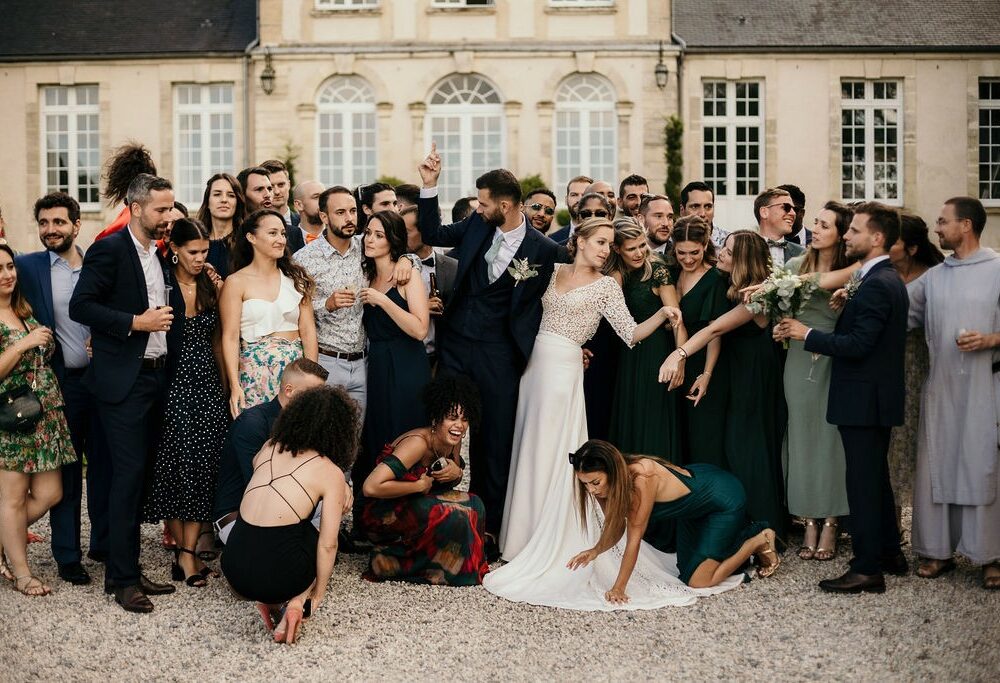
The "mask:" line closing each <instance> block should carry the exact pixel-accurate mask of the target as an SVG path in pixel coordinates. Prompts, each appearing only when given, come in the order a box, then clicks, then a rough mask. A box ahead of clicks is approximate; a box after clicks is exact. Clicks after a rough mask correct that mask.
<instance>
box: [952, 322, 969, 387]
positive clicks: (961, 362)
mask: <svg viewBox="0 0 1000 683" xmlns="http://www.w3.org/2000/svg"><path fill="white" fill-rule="evenodd" d="M968 332H969V331H968V330H967V329H965V328H964V327H960V328H958V332H956V333H955V343H956V344H958V340H959V339H961V338H962V336H963V335H965V334H967V333H968ZM958 374H960V375H967V374H969V373H968V372H967V371H966V369H965V351H963V350H962V349H959V350H958Z"/></svg>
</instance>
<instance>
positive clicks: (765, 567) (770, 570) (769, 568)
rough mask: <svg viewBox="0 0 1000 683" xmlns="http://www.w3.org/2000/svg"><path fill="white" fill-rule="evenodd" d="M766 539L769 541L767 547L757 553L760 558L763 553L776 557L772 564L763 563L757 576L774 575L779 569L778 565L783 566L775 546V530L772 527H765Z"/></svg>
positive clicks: (758, 569)
mask: <svg viewBox="0 0 1000 683" xmlns="http://www.w3.org/2000/svg"><path fill="white" fill-rule="evenodd" d="M761 533H763V534H764V541H765V542H766V543H767V547H766V548H764V549H763V550H761V551H759V552H758V553H757V557H758V560H759V559H760V557H761V556H762V555H770V556H771V557H772V558H774V561H773V562H771V563H770V564H763V563H761V566H760V567H758V568H757V576H758V577H760V578H762V579H766V578H767V577H769V576H773V575H774V572H776V571H778V567H779V566H781V558H780V557H779V556H778V551H777V550H775V547H774V539H775V535H774V531H772V530H771V529H764V531H763V532H761Z"/></svg>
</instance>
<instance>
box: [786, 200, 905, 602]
mask: <svg viewBox="0 0 1000 683" xmlns="http://www.w3.org/2000/svg"><path fill="white" fill-rule="evenodd" d="M898 238H899V214H898V213H897V212H896V210H895V209H893V208H892V207H889V206H885V205H884V204H879V203H877V202H867V203H864V204H861V205H859V206H857V207H856V208H855V209H854V218H853V219H852V220H851V226H850V228H848V230H847V234H846V235H845V236H844V241H845V242H846V245H847V256H848V257H855V258H859V259H860V260H861V270H859V271H858V272H857V273H856V274H855V277H857V278H858V279H857V280H855V281H853V282H856V283H858V284H857V285H856V286H855V285H854V284H853V282H852V285H850V286H849V287H848V291H851V290H853V291H854V294H853V296H852V295H850V294H849V295H848V296H849V298H848V301H847V303H846V304H845V305H844V310H843V313H841V316H840V318H839V319H838V320H837V326H836V327H835V328H834V331H833V332H821V331H820V330H812V329H807V328H806V327H805V325H803V324H802V323H800V322H798V321H797V320H793V319H791V318H785V319H784V320H782V321H781V322H780V323H778V324H777V325H776V326H775V337H777V338H782V337H784V338H790V339H799V340H803V339H804V340H805V349H806V351H811V352H812V353H821V354H823V355H825V356H832V357H833V366H832V368H833V369H832V373H831V375H830V398H829V403H828V408H827V418H826V419H827V421H828V422H830V423H831V424H835V425H837V426H838V428H839V430H840V438H841V440H842V441H843V442H844V455H845V457H846V460H847V502H848V505H849V506H850V508H851V541H852V546H853V548H854V557H853V558H852V559H851V564H850V569H849V570H848V571H847V573H846V574H844V575H843V576H841V577H839V578H836V579H827V580H825V581H820V583H819V587H820V588H822V589H823V590H825V591H828V592H832V593H860V592H862V591H864V592H868V593H882V592H884V591H885V580H884V578H883V574H882V572H883V571H887V572H889V573H891V574H898V575H901V574H905V573H906V572H907V564H906V558H905V557H904V556H903V554H902V552H900V549H899V528H898V527H897V526H896V506H895V502H894V500H893V495H892V487H891V485H890V483H889V467H888V462H887V454H888V451H889V434H890V432H891V430H892V427H893V426H894V425H900V424H903V397H904V392H905V389H904V381H903V359H904V356H905V346H906V323H907V312H908V310H909V306H910V300H909V297H908V296H907V294H906V287H905V285H903V281H902V279H901V278H900V277H899V273H897V272H896V269H895V268H893V266H892V264H891V263H890V262H889V249H890V248H891V247H892V245H893V244H894V243H895V242H896V240H897V239H898Z"/></svg>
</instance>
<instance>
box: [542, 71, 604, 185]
mask: <svg viewBox="0 0 1000 683" xmlns="http://www.w3.org/2000/svg"><path fill="white" fill-rule="evenodd" d="M615 99H616V98H615V91H614V88H613V87H612V85H611V82H610V81H608V80H607V79H606V78H604V77H603V76H597V75H595V74H574V75H572V76H569V77H568V78H566V80H564V81H563V82H562V84H561V85H560V86H559V88H558V89H557V90H556V122H555V123H556V125H555V179H556V184H555V186H556V187H565V186H566V183H568V182H569V180H570V178H573V177H574V176H578V175H581V174H583V175H589V176H590V177H592V178H596V179H600V180H607V181H608V182H611V183H614V182H615V179H616V178H617V177H618V171H617V168H616V165H617V161H618V144H617V143H618V127H617V125H616V116H615Z"/></svg>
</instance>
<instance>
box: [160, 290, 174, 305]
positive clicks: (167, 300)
mask: <svg viewBox="0 0 1000 683" xmlns="http://www.w3.org/2000/svg"><path fill="white" fill-rule="evenodd" d="M173 289H174V288H173V287H171V286H170V285H164V286H163V305H161V306H157V308H166V307H167V306H169V305H170V292H172V291H173Z"/></svg>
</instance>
